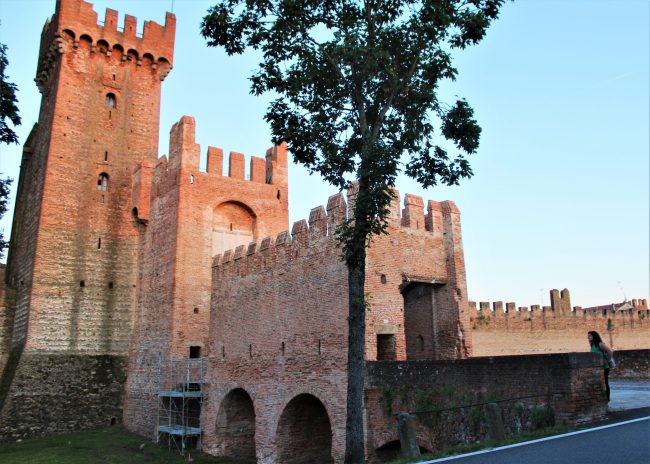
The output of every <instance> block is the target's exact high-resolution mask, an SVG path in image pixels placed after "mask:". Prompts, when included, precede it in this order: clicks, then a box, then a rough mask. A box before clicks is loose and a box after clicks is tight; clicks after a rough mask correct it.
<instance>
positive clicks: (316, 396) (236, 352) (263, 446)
mask: <svg viewBox="0 0 650 464" xmlns="http://www.w3.org/2000/svg"><path fill="white" fill-rule="evenodd" d="M397 196H398V200H397V201H396V202H395V204H394V205H393V206H392V210H393V216H392V217H391V221H390V225H389V230H388V232H389V234H388V235H386V236H380V237H374V238H373V241H372V244H371V247H370V249H369V251H368V260H367V272H366V275H367V276H368V279H367V282H366V293H367V298H368V301H369V309H368V312H367V326H368V332H367V333H366V346H367V348H366V356H367V358H368V359H376V358H377V355H378V353H377V340H378V339H379V340H385V341H386V343H388V345H389V346H390V347H392V348H391V349H392V352H391V355H390V356H391V358H390V359H402V360H404V359H406V358H407V350H406V338H407V337H408V334H407V333H406V330H405V312H406V311H410V310H412V309H413V308H410V307H405V305H404V298H403V296H402V295H401V293H400V292H401V291H402V290H404V289H407V290H408V289H409V288H410V287H411V286H412V285H419V286H421V287H422V288H424V289H425V290H426V291H427V292H428V294H429V296H430V298H429V299H428V300H426V302H425V303H423V304H421V308H420V311H421V312H423V313H424V312H426V311H428V313H429V315H430V317H429V319H430V320H431V321H433V322H432V324H430V328H429V330H428V332H422V334H423V335H424V336H425V337H426V340H427V341H426V342H427V344H428V346H432V347H435V349H431V350H430V351H429V353H427V355H426V357H427V358H428V359H456V358H460V357H463V356H465V355H466V354H467V353H468V352H471V345H470V342H469V340H468V339H467V338H463V336H462V334H463V333H469V328H468V327H465V326H464V325H463V321H462V320H461V318H460V317H459V314H461V309H460V308H466V305H467V301H466V294H467V293H466V288H465V277H464V266H463V262H462V243H461V237H460V222H459V217H458V211H457V210H456V208H455V207H454V206H453V204H451V203H448V202H445V203H443V204H438V203H430V205H431V208H430V210H433V211H434V214H435V211H438V212H440V218H439V220H438V221H433V220H431V221H429V222H430V223H432V224H437V225H438V227H439V229H437V230H435V229H434V230H427V228H425V224H426V219H425V216H424V212H423V211H422V209H420V212H419V213H421V214H418V213H417V212H411V213H410V214H411V216H410V217H411V220H410V222H408V223H403V222H402V220H401V218H400V215H399V203H398V201H399V195H397ZM409 201H410V202H413V201H418V198H417V197H412V196H409V197H408V199H407V203H406V205H407V211H408V208H409V207H410V204H409V203H408V202H409ZM419 202H420V204H421V203H422V200H421V199H419ZM438 205H441V206H440V207H438ZM345 206H346V205H345V201H344V199H343V197H342V196H341V195H336V196H334V197H332V198H330V200H329V201H328V207H327V214H326V213H325V208H323V207H317V208H314V209H313V210H312V212H311V214H310V218H309V222H307V221H299V222H296V223H295V224H294V225H293V227H292V234H291V235H289V234H288V232H284V233H281V234H279V235H278V236H277V237H275V238H274V239H272V238H265V239H263V240H261V241H258V242H257V243H255V244H252V245H251V246H249V247H244V246H240V247H238V248H236V249H235V250H229V251H226V252H225V253H224V254H223V255H220V256H218V257H216V258H215V260H214V267H213V281H212V317H211V321H210V365H209V370H208V382H209V391H208V396H209V398H210V401H209V403H208V405H207V407H206V408H205V410H204V411H203V421H202V422H203V424H206V426H205V429H204V446H205V448H206V449H207V450H208V452H210V453H213V454H227V450H228V449H231V448H232V445H231V443H230V441H229V440H230V438H229V435H228V434H227V433H224V432H222V431H221V430H222V427H225V428H226V430H227V429H228V424H222V423H221V422H219V421H217V418H218V417H222V416H223V413H221V412H220V411H221V408H228V407H229V406H228V405H229V403H227V402H224V398H227V397H228V395H230V394H232V393H231V392H233V391H234V390H237V391H239V389H242V390H244V391H245V392H246V393H247V394H248V395H249V396H250V398H251V399H252V402H253V407H254V411H255V414H254V418H255V423H254V424H249V425H248V427H249V428H250V427H254V428H255V444H256V453H257V457H258V459H259V462H290V461H289V460H287V459H288V458H286V456H288V455H290V454H292V453H293V454H294V456H295V454H296V453H300V451H299V448H301V447H300V446H299V445H298V443H300V437H298V438H295V436H294V435H293V434H291V433H286V431H285V430H281V426H279V425H278V424H282V423H286V424H294V425H291V427H292V428H293V429H296V427H297V426H295V424H296V423H299V420H298V418H294V419H291V420H289V419H286V416H287V415H289V416H290V415H291V414H295V412H293V413H292V412H291V411H292V408H290V407H289V405H290V404H291V403H292V401H294V400H296V398H298V397H300V396H301V395H309V396H310V398H312V400H310V401H311V402H310V403H309V404H310V405H311V406H310V408H312V409H314V410H324V411H325V412H326V413H327V419H328V421H329V423H330V424H331V430H332V438H331V457H332V458H333V460H334V462H341V461H342V458H343V453H344V443H345V407H346V406H345V405H346V382H347V374H346V365H347V348H346V347H347V322H346V321H347V298H348V296H347V269H346V267H345V264H344V263H343V262H342V261H341V252H340V249H339V247H338V244H337V242H336V240H335V239H334V237H333V236H332V231H333V230H334V229H335V227H336V225H337V224H338V222H339V221H340V220H341V219H342V218H344V217H346V210H345ZM436 208H438V209H437V210H436ZM429 214H431V213H429ZM420 215H421V217H420ZM402 224H404V225H402ZM458 254H460V255H461V256H460V257H459V256H454V255H458ZM450 271H451V272H452V273H453V274H452V273H450ZM414 279H415V280H416V281H417V283H414V282H413V280H414ZM432 282H433V283H432ZM463 313H464V314H466V313H467V312H466V310H465V311H463ZM418 330H419V328H418V327H416V326H414V327H413V331H418ZM305 407H306V408H307V406H305ZM308 409H309V408H308ZM282 417H285V419H286V420H281V418H282ZM296 421H298V422H296ZM217 423H218V424H220V427H218V428H213V424H217ZM319 424H321V425H320V426H319V427H320V428H318V430H321V431H322V430H325V429H326V428H327V427H325V423H324V422H323V421H320V422H319ZM298 428H300V427H298ZM292 436H294V438H293V439H292V440H290V439H289V437H292ZM317 436H318V433H316V432H314V437H312V438H313V439H314V440H316V438H315V437H317ZM320 443H321V444H323V443H324V442H323V441H320ZM323 446H326V445H325V444H323ZM312 452H314V453H316V452H317V450H312ZM303 458H304V456H303Z"/></svg>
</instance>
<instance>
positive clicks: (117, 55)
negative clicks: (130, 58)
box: [111, 44, 124, 61]
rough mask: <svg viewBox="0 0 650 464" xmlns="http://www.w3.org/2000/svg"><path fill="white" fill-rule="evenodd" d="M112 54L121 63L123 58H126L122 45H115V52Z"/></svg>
mask: <svg viewBox="0 0 650 464" xmlns="http://www.w3.org/2000/svg"><path fill="white" fill-rule="evenodd" d="M111 53H112V55H113V58H114V59H115V60H117V61H120V60H121V59H122V56H124V47H122V46H121V45H120V44H115V45H113V50H112V52H111Z"/></svg>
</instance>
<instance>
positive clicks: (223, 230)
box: [212, 201, 256, 256]
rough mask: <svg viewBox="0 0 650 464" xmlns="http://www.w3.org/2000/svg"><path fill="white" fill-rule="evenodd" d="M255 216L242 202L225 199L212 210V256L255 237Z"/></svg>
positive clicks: (245, 243)
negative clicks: (225, 200)
mask: <svg viewBox="0 0 650 464" xmlns="http://www.w3.org/2000/svg"><path fill="white" fill-rule="evenodd" d="M255 228H256V217H255V213H253V210H251V209H250V208H249V207H248V206H246V205H245V204H243V203H239V202H235V201H227V202H224V203H221V204H220V205H218V206H216V207H215V208H214V210H213V211H212V256H214V255H218V254H222V253H223V252H224V251H226V250H234V249H235V248H237V247H238V246H239V245H248V244H249V243H250V242H252V241H253V240H255V239H256V233H255V232H256V230H255Z"/></svg>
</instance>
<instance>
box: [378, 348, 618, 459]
mask: <svg viewBox="0 0 650 464" xmlns="http://www.w3.org/2000/svg"><path fill="white" fill-rule="evenodd" d="M366 392H367V393H366V409H367V424H368V436H367V444H366V447H367V450H368V452H367V454H368V456H370V458H371V461H373V460H374V459H376V458H377V453H378V451H377V450H379V449H380V448H382V447H386V445H387V444H388V445H389V446H390V444H391V443H395V442H396V441H397V440H399V435H398V431H397V417H396V414H397V413H399V412H409V413H413V414H414V417H415V419H416V421H415V423H416V432H417V435H418V441H419V445H420V446H421V447H423V448H425V449H427V450H431V451H435V450H441V449H444V448H446V447H449V446H452V445H456V444H460V443H473V442H475V441H477V440H482V439H485V438H487V435H488V425H487V419H486V415H485V410H484V407H483V405H482V404H484V403H486V402H489V401H493V402H497V404H499V407H500V409H501V411H502V415H503V420H504V426H505V429H506V433H507V434H508V435H512V434H516V433H520V432H522V431H526V430H531V429H532V428H534V425H535V424H534V423H535V422H538V421H541V420H542V419H544V418H546V417H554V419H555V421H556V422H557V423H569V424H576V423H580V422H584V421H588V420H594V419H599V418H602V417H604V415H605V413H606V410H607V404H606V402H605V393H604V385H603V374H602V368H601V366H600V364H599V360H598V358H597V357H596V356H594V355H592V354H591V353H581V354H575V353H573V354H558V355H536V356H504V357H494V358H469V359H461V360H456V361H405V362H393V363H388V362H381V361H377V362H368V364H367V371H366ZM504 400H505V401H504ZM471 405H477V406H471ZM459 406H467V407H464V408H459ZM547 408H550V410H548V409H547ZM427 411H432V412H430V413H427ZM380 452H381V450H380V451H379V453H380Z"/></svg>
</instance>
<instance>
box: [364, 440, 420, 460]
mask: <svg viewBox="0 0 650 464" xmlns="http://www.w3.org/2000/svg"><path fill="white" fill-rule="evenodd" d="M419 448H420V453H421V454H426V453H430V452H431V450H428V449H426V448H424V447H422V446H419ZM400 457H402V447H401V445H400V442H399V440H393V441H389V442H388V443H385V444H383V445H382V446H380V447H379V448H377V449H376V450H375V455H374V460H373V461H377V462H391V461H397V460H398V459H399V458H400Z"/></svg>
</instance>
